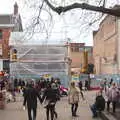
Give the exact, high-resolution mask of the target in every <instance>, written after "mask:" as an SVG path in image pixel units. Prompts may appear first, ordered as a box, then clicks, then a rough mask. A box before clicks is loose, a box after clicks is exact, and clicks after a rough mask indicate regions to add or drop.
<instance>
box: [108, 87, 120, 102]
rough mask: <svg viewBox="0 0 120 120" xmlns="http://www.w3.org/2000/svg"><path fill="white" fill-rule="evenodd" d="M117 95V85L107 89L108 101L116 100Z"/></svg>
mask: <svg viewBox="0 0 120 120" xmlns="http://www.w3.org/2000/svg"><path fill="white" fill-rule="evenodd" d="M119 95H120V93H119V90H118V89H117V87H110V88H109V89H108V91H107V97H108V100H109V101H118V99H119Z"/></svg>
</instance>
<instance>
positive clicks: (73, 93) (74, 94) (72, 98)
mask: <svg viewBox="0 0 120 120" xmlns="http://www.w3.org/2000/svg"><path fill="white" fill-rule="evenodd" d="M79 93H80V91H79V88H77V87H75V88H71V89H70V90H69V92H68V102H69V103H70V104H74V103H78V102H79Z"/></svg>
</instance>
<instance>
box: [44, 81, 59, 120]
mask: <svg viewBox="0 0 120 120" xmlns="http://www.w3.org/2000/svg"><path fill="white" fill-rule="evenodd" d="M59 97H60V95H59V90H57V87H56V84H55V83H52V84H48V86H47V89H46V90H45V92H44V94H43V97H42V103H43V102H44V101H45V103H46V105H45V108H46V117H47V120H49V113H51V120H53V119H54V118H57V117H58V115H57V113H56V111H55V105H56V102H57V100H59ZM46 101H47V102H46Z"/></svg>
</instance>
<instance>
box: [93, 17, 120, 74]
mask: <svg viewBox="0 0 120 120" xmlns="http://www.w3.org/2000/svg"><path fill="white" fill-rule="evenodd" d="M119 25H120V20H119V18H118V17H115V16H111V15H107V16H106V17H105V18H104V20H103V21H102V22H101V24H100V26H99V30H98V31H95V32H93V40H94V47H93V55H94V62H95V70H96V74H117V73H119V69H120V59H119V57H120V55H119V51H120V46H119V44H120V39H119V33H120V32H119Z"/></svg>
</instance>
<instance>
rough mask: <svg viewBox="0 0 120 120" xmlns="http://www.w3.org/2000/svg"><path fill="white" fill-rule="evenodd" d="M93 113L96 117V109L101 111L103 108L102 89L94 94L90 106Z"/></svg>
mask: <svg viewBox="0 0 120 120" xmlns="http://www.w3.org/2000/svg"><path fill="white" fill-rule="evenodd" d="M90 108H91V111H92V113H93V117H97V111H99V112H101V111H103V110H104V109H105V99H104V97H103V95H102V91H99V92H98V94H97V95H96V98H95V102H94V103H93V105H92V106H90Z"/></svg>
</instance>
